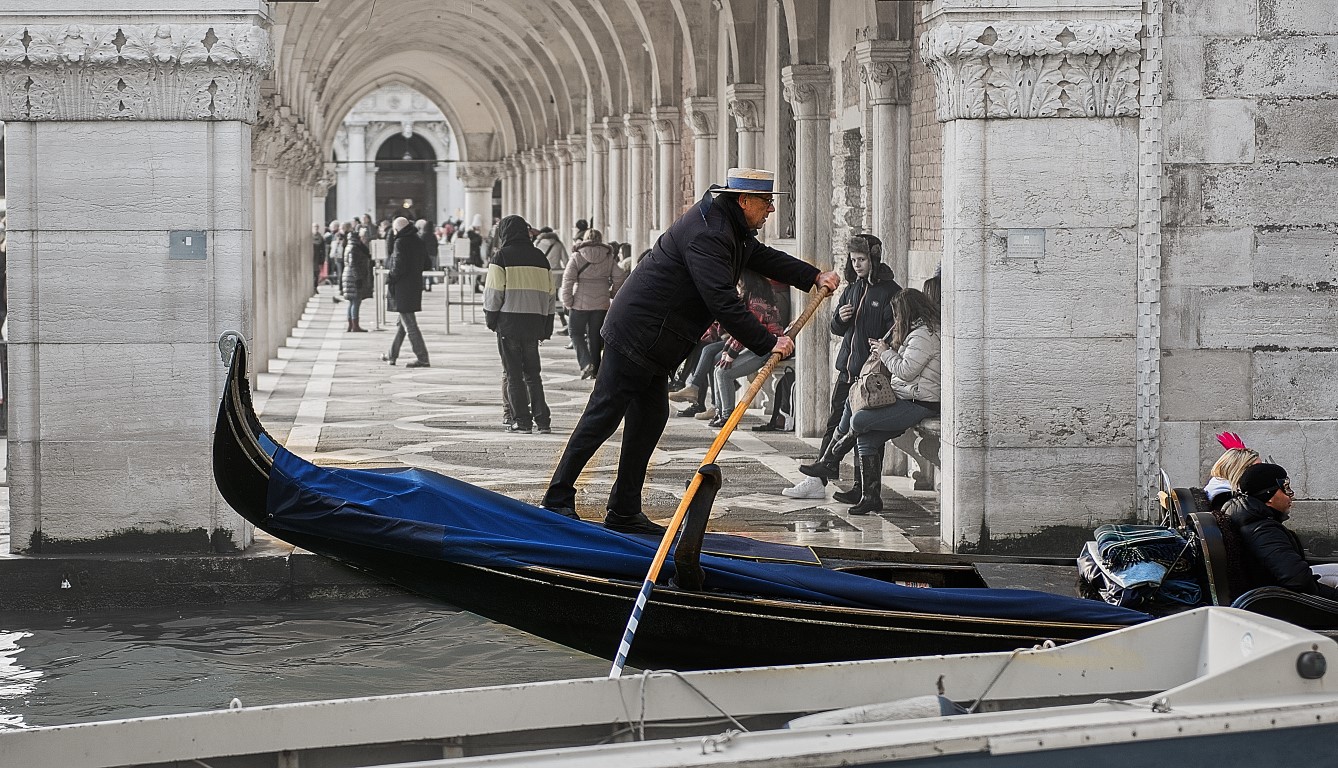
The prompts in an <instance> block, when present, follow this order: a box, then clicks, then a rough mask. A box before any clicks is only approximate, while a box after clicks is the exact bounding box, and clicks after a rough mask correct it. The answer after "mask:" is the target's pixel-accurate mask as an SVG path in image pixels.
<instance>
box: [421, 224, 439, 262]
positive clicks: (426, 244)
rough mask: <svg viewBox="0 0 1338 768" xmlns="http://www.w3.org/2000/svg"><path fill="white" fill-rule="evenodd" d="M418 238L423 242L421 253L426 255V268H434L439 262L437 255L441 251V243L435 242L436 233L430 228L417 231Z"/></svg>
mask: <svg viewBox="0 0 1338 768" xmlns="http://www.w3.org/2000/svg"><path fill="white" fill-rule="evenodd" d="M418 240H419V241H420V242H422V244H423V254H424V255H425V256H426V257H427V265H428V266H427V268H428V269H436V268H437V265H438V264H439V263H440V262H439V261H438V260H437V255H438V253H439V252H440V251H441V243H439V242H437V235H436V233H435V232H433V231H432V230H431V229H429V230H428V231H426V232H419V233H418Z"/></svg>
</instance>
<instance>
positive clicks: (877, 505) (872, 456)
mask: <svg viewBox="0 0 1338 768" xmlns="http://www.w3.org/2000/svg"><path fill="white" fill-rule="evenodd" d="M855 456H856V461H858V462H859V471H860V478H859V479H860V493H861V495H860V499H859V503H858V504H856V505H855V506H853V507H851V508H850V509H848V510H846V511H847V512H849V513H850V514H852V515H867V514H869V513H870V512H878V511H880V510H882V508H883V449H882V446H879V447H878V450H876V451H869V452H867V453H866V452H863V451H858V450H857V451H856V452H855Z"/></svg>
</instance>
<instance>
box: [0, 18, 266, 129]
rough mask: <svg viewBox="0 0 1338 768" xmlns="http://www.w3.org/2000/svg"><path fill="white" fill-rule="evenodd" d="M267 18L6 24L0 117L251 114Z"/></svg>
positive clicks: (1, 39) (0, 55)
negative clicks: (225, 20)
mask: <svg viewBox="0 0 1338 768" xmlns="http://www.w3.org/2000/svg"><path fill="white" fill-rule="evenodd" d="M261 24H262V21H261V19H260V18H259V17H257V19H256V21H255V22H254V23H204V24H136V25H131V24H122V25H117V24H23V25H19V24H7V25H0V120H14V121H30V120H31V121H46V120H241V121H243V122H247V123H254V122H255V121H256V107H257V101H258V99H259V93H260V80H261V79H262V78H263V77H264V76H265V74H266V73H268V72H269V70H270V69H271V68H272V66H273V64H274V51H273V47H272V45H271V42H270V36H269V30H268V29H267V28H266V27H265V26H261Z"/></svg>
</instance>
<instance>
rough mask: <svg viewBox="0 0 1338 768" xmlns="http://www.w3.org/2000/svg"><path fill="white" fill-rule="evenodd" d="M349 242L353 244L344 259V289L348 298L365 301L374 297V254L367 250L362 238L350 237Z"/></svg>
mask: <svg viewBox="0 0 1338 768" xmlns="http://www.w3.org/2000/svg"><path fill="white" fill-rule="evenodd" d="M349 240H350V241H351V243H352V244H351V245H349V247H348V255H347V256H345V257H344V279H343V286H342V288H343V290H344V295H346V296H357V297H358V298H359V299H365V298H367V297H369V296H371V295H372V287H373V285H372V252H371V251H369V250H367V246H366V245H364V244H363V242H362V238H360V237H358V236H357V235H353V236H350V237H349Z"/></svg>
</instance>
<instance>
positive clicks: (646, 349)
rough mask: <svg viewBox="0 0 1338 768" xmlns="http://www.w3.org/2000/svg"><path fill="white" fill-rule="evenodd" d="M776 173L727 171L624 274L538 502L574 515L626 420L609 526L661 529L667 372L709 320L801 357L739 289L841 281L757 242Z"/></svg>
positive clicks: (762, 347) (766, 350) (755, 343)
mask: <svg viewBox="0 0 1338 768" xmlns="http://www.w3.org/2000/svg"><path fill="white" fill-rule="evenodd" d="M772 179H773V174H772V173H771V172H770V171H762V170H753V169H748V168H731V169H730V170H729V174H728V178H727V180H726V182H725V185H724V186H716V185H713V186H712V187H711V188H710V189H709V190H708V191H707V192H706V194H704V195H703V196H702V198H701V200H700V201H698V202H697V203H696V204H695V205H693V206H692V207H691V208H690V209H689V210H688V211H687V212H686V213H684V214H683V215H682V216H681V217H679V219H678V221H676V222H674V223H673V224H672V225H671V226H670V227H669V229H668V230H667V231H666V232H665V233H664V234H663V235H661V236H660V238H659V239H658V240H656V242H655V247H654V249H653V250H652V251H651V254H650V255H649V256H647V257H646V258H645V259H644V260H643V261H642V262H641V263H640V264H639V265H637V268H636V270H634V271H633V272H632V273H631V275H630V276H629V277H628V278H627V282H626V283H625V284H624V285H623V288H622V290H621V291H619V292H618V295H617V297H616V298H615V299H614V300H613V303H612V305H611V306H610V308H609V313H608V317H607V318H606V320H605V322H604V328H603V332H602V335H603V338H604V343H605V350H604V359H603V362H602V363H601V366H600V371H599V376H598V378H596V379H595V387H594V390H593V391H592V392H591V394H590V399H589V401H588V402H587V404H586V407H585V411H584V412H583V413H582V414H581V419H580V421H579V422H578V423H577V425H576V429H575V430H574V431H573V432H572V435H571V438H570V439H569V440H568V441H567V447H566V449H565V450H564V451H563V452H562V458H561V459H560V460H559V462H558V466H557V470H556V471H555V472H554V473H553V479H552V481H551V482H550V484H549V486H548V490H547V492H546V493H545V494H544V498H543V502H542V505H543V506H544V507H547V508H548V509H550V510H553V511H555V512H558V513H559V514H563V515H566V516H568V517H576V516H577V515H576V511H575V509H576V480H577V478H578V477H580V475H581V472H582V471H583V470H584V469H585V465H586V463H588V462H589V461H590V458H591V457H592V456H594V454H595V451H597V450H599V447H600V446H601V445H603V443H604V441H605V440H607V439H609V437H610V436H612V435H613V433H614V431H615V430H617V429H618V425H619V423H623V442H622V451H621V455H620V456H619V460H618V474H617V477H616V479H615V480H614V483H613V489H612V490H611V491H610V493H609V497H608V503H607V505H606V510H607V512H606V515H605V517H604V525H605V526H606V527H608V528H610V529H612V530H617V531H623V532H630V533H659V532H661V531H663V528H662V527H661V526H659V525H656V524H655V523H653V522H651V520H650V519H648V518H647V517H646V516H645V515H644V514H643V513H642V511H641V489H642V487H643V486H644V485H645V482H646V468H647V466H648V465H649V463H650V458H651V454H652V453H654V451H655V445H656V443H658V442H659V439H660V435H661V433H662V432H663V431H664V425H665V422H666V421H667V420H668V418H669V400H668V394H669V392H668V385H669V374H670V373H672V372H673V370H674V369H675V368H677V367H678V366H679V364H681V363H682V362H683V360H684V359H685V358H686V357H687V356H688V353H689V352H690V351H692V348H693V346H694V345H695V344H696V343H697V340H698V339H699V338H701V335H702V332H703V331H705V330H706V328H707V327H708V326H709V325H710V324H711V322H712V320H719V321H720V324H721V326H723V327H724V328H725V329H726V330H727V331H729V332H730V334H732V335H733V336H734V338H736V339H738V340H739V341H740V342H741V343H742V344H743V345H744V346H745V347H747V348H748V349H751V350H752V351H753V352H756V353H757V354H759V355H767V354H771V353H773V352H774V353H779V354H780V355H781V356H782V357H785V356H788V355H790V354H792V353H793V352H794V342H793V341H792V340H791V339H790V338H789V337H787V336H783V335H782V336H779V337H777V336H776V335H775V334H773V333H771V332H770V331H768V330H767V329H766V328H765V327H764V326H763V325H762V324H761V323H759V322H758V321H757V318H755V317H753V315H752V313H750V312H749V311H748V308H747V306H746V305H745V304H744V303H743V300H742V299H741V298H739V295H738V293H737V292H736V291H735V288H734V286H735V284H736V283H737V282H738V280H739V278H740V277H741V276H742V275H743V272H744V270H746V269H751V270H753V271H754V272H758V273H760V274H762V275H764V276H766V277H770V278H773V279H775V280H779V281H781V282H783V283H786V284H788V285H792V286H794V287H796V288H799V289H801V290H809V289H811V288H813V287H815V286H818V285H821V286H824V287H826V288H827V289H828V290H832V291H834V290H836V288H837V287H838V286H839V284H840V278H839V277H838V276H837V275H836V273H835V272H822V271H820V270H819V269H818V268H817V267H815V266H813V265H811V264H808V263H805V262H803V261H800V260H799V259H796V258H794V257H792V256H790V255H788V254H786V253H783V252H781V251H778V250H776V249H774V248H770V247H768V246H765V245H763V244H762V243H760V242H758V240H757V236H756V232H757V229H758V228H759V227H761V226H762V224H763V223H764V222H765V221H766V219H767V216H768V215H770V213H771V211H773V210H775V206H774V205H773V201H772V198H773V196H774V195H776V194H778V193H777V192H776V191H775V190H774V189H773V188H772Z"/></svg>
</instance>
